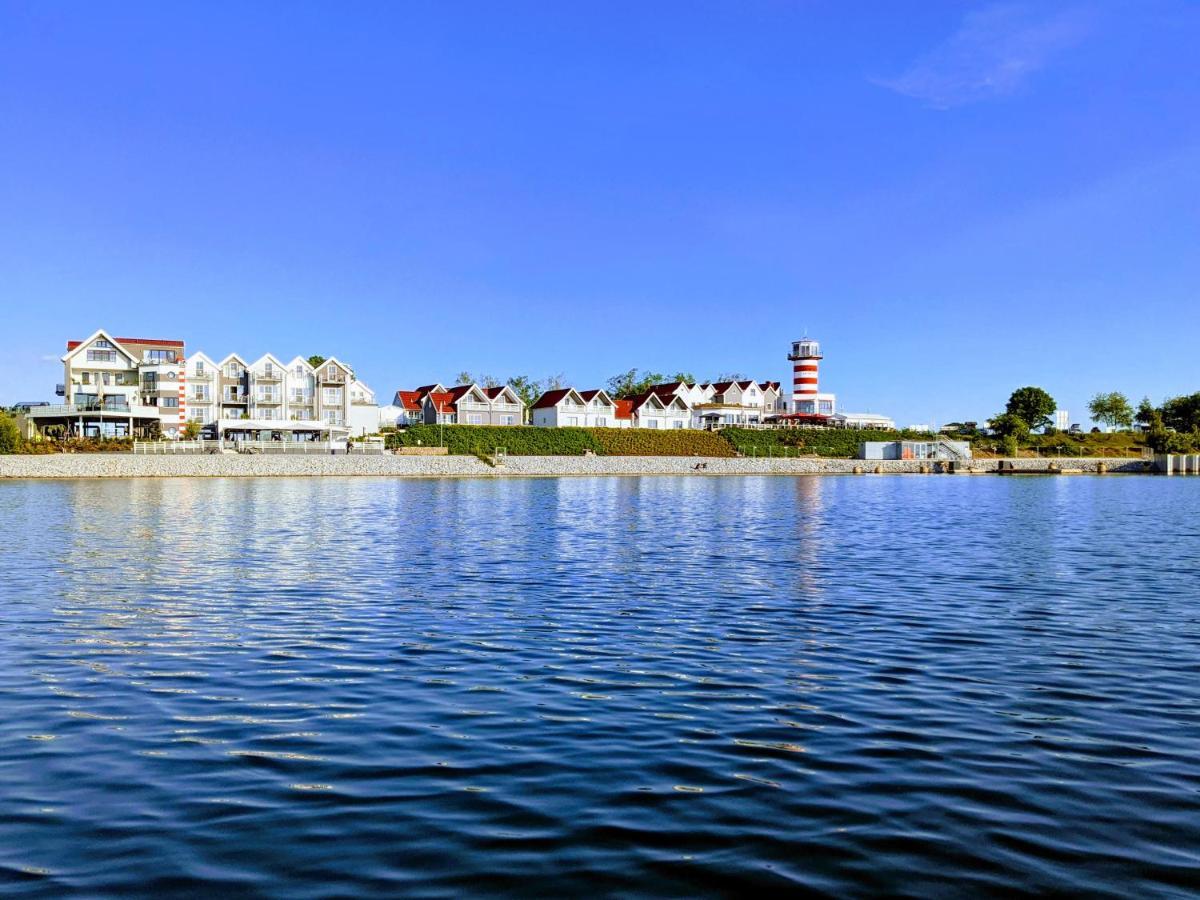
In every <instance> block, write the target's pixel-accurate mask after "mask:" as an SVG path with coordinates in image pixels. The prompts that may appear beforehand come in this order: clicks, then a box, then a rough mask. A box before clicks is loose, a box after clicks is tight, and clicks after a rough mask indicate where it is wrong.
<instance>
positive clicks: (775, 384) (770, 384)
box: [759, 381, 779, 391]
mask: <svg viewBox="0 0 1200 900" xmlns="http://www.w3.org/2000/svg"><path fill="white" fill-rule="evenodd" d="M759 387H760V388H762V389H763V390H764V391H766V390H770V389H771V388H775V390H779V382H778V381H764V382H762V383H760V384H759Z"/></svg>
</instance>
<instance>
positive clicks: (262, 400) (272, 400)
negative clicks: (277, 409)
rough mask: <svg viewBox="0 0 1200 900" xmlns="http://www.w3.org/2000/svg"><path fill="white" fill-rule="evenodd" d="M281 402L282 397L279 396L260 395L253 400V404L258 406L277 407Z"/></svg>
mask: <svg viewBox="0 0 1200 900" xmlns="http://www.w3.org/2000/svg"><path fill="white" fill-rule="evenodd" d="M282 402H283V397H281V396H280V395H279V394H260V395H259V396H257V397H255V398H254V403H255V404H256V405H258V406H278V405H279V404H280V403H282Z"/></svg>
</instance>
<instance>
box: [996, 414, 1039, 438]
mask: <svg viewBox="0 0 1200 900" xmlns="http://www.w3.org/2000/svg"><path fill="white" fill-rule="evenodd" d="M988 425H990V426H991V428H992V431H994V432H996V434H998V435H1000V436H1001V437H1004V438H1015V439H1016V440H1018V441H1022V440H1024V439H1025V438H1027V437H1029V423H1028V422H1026V421H1025V420H1024V419H1023V418H1021V417H1020V416H1018V415H1016V414H1015V413H1011V412H1006V413H1000V415H998V416H993V417H992V418H991V420H990V421H989V422H988Z"/></svg>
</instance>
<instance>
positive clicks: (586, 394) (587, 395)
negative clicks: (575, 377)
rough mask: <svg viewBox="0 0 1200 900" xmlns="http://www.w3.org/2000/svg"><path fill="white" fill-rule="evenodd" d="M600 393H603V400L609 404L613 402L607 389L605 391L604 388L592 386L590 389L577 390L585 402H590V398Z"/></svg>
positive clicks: (592, 398)
mask: <svg viewBox="0 0 1200 900" xmlns="http://www.w3.org/2000/svg"><path fill="white" fill-rule="evenodd" d="M601 394H603V395H604V400H603V402H604V403H607V404H609V405H610V406H611V405H612V403H613V398H612V396H611V395H610V394H609V393H608V391H606V390H605V389H604V388H592V390H590V391H580V392H579V396H580V397H581V398H582V399H583V401H584V402H585V403H591V402H592V400H594V399H595V398H596V397H598V396H600V395H601Z"/></svg>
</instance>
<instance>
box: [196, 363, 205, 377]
mask: <svg viewBox="0 0 1200 900" xmlns="http://www.w3.org/2000/svg"><path fill="white" fill-rule="evenodd" d="M196 374H197V375H203V374H204V360H202V359H198V360H196Z"/></svg>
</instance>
